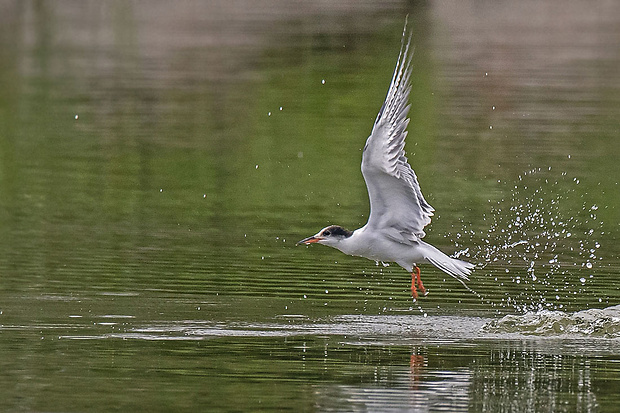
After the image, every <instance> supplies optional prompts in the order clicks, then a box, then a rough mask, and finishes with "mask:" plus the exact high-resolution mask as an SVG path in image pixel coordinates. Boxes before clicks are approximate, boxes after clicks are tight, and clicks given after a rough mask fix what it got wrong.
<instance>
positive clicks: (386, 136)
mask: <svg viewBox="0 0 620 413" xmlns="http://www.w3.org/2000/svg"><path fill="white" fill-rule="evenodd" d="M406 31H407V22H405V28H404V30H403V38H402V42H401V48H400V53H399V56H398V61H397V62H396V68H395V69H394V75H393V76H392V82H391V83H390V88H389V89H388V93H387V96H386V98H385V102H384V103H383V106H381V110H379V114H378V115H377V119H376V120H375V124H374V126H373V128H372V132H371V134H370V136H369V137H368V140H366V146H364V153H363V155H362V175H363V176H364V180H365V181H366V187H367V188H368V196H369V198H370V216H369V217H368V222H367V223H366V225H364V226H363V227H361V228H359V229H356V230H355V231H349V230H346V229H344V228H343V227H341V226H338V225H330V226H327V227H325V228H323V229H322V230H320V231H319V232H318V233H317V234H316V235H313V236H311V237H308V238H305V239H303V240H301V241H299V242H298V243H297V244H306V245H309V244H313V243H317V244H323V245H327V246H329V247H333V248H336V249H338V250H340V251H342V252H343V253H345V254H348V255H354V256H359V257H364V258H368V259H370V260H374V261H382V262H395V263H397V264H398V265H400V266H401V267H403V268H404V269H405V270H407V272H409V273H411V295H412V296H413V298H414V299H417V298H418V289H419V290H420V292H421V293H422V294H423V295H426V294H427V292H426V289H425V288H424V285H423V284H422V279H421V278H420V269H419V268H418V267H417V265H416V263H420V262H422V261H427V262H429V263H431V264H433V265H434V266H436V267H437V268H439V269H440V270H442V271H444V272H446V273H448V274H450V275H451V276H452V277H454V278H456V279H457V280H458V281H460V282H461V283H462V284H463V285H464V286H465V287H466V288H468V289H469V287H467V285H466V284H465V281H468V280H469V275H470V274H471V272H472V269H473V268H474V264H471V263H469V262H465V261H461V260H459V259H456V258H451V257H449V256H447V255H446V254H444V253H443V252H441V251H439V250H438V249H437V248H435V247H433V246H432V245H430V244H428V243H426V242H424V241H422V238H424V236H425V235H426V234H425V233H424V227H425V226H426V225H428V224H429V223H430V222H431V216H432V215H433V211H434V210H435V209H434V208H433V207H432V206H430V205H429V203H428V202H426V200H425V199H424V196H423V195H422V191H421V190H420V184H419V183H418V178H417V176H416V174H415V172H414V171H413V169H412V168H411V166H410V165H409V163H408V162H407V158H406V156H405V138H406V137H407V130H406V129H407V125H408V124H409V118H407V114H408V113H409V108H410V106H411V105H410V104H408V100H409V92H410V91H411V84H410V80H409V78H410V77H411V53H410V44H411V35H409V38H408V40H407V43H406V44H405V39H406Z"/></svg>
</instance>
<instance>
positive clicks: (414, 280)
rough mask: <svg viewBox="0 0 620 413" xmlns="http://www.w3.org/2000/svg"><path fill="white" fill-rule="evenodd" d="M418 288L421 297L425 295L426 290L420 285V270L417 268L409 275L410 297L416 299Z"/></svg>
mask: <svg viewBox="0 0 620 413" xmlns="http://www.w3.org/2000/svg"><path fill="white" fill-rule="evenodd" d="M416 286H417V288H416ZM418 288H419V289H420V292H421V293H422V295H426V288H424V284H422V278H421V277H420V269H419V268H418V267H415V268H414V270H413V272H412V273H411V296H412V297H413V298H418Z"/></svg>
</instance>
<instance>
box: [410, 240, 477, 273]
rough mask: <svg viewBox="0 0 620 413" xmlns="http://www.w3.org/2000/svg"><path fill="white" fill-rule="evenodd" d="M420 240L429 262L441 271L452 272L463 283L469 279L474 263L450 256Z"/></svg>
mask: <svg viewBox="0 0 620 413" xmlns="http://www.w3.org/2000/svg"><path fill="white" fill-rule="evenodd" d="M418 242H419V243H420V245H421V246H423V247H424V258H426V260H427V261H428V262H430V263H431V264H433V265H434V266H435V267H437V268H439V269H440V270H441V271H443V272H445V273H447V274H450V275H451V276H453V277H454V278H456V279H457V280H459V281H460V282H461V283H463V281H469V274H471V272H472V270H473V269H474V267H475V265H474V264H472V263H469V262H466V261H461V260H459V259H456V258H451V257H448V256H447V255H446V254H444V253H443V252H441V251H439V250H438V249H437V248H435V247H433V246H432V245H430V244H427V243H426V242H424V241H421V240H420V241H418Z"/></svg>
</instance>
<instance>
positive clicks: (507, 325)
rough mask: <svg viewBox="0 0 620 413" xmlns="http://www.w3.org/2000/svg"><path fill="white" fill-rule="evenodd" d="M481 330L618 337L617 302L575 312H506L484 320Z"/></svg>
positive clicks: (618, 309) (618, 313)
mask: <svg viewBox="0 0 620 413" xmlns="http://www.w3.org/2000/svg"><path fill="white" fill-rule="evenodd" d="M482 330H483V331H484V332H487V333H494V334H506V333H519V334H526V335H537V336H558V335H559V336H587V337H603V338H620V305H616V306H613V307H607V308H604V309H590V310H583V311H578V312H576V313H566V312H563V311H549V310H540V311H536V312H527V313H525V314H522V315H507V316H504V317H502V318H500V319H499V320H493V321H491V322H489V323H487V324H485V325H484V326H483V327H482Z"/></svg>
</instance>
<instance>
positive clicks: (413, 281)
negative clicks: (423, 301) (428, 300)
mask: <svg viewBox="0 0 620 413" xmlns="http://www.w3.org/2000/svg"><path fill="white" fill-rule="evenodd" d="M416 268H418V267H416ZM415 284H416V275H415V272H412V273H411V296H412V297H413V299H414V300H417V299H418V290H417V289H416V287H415Z"/></svg>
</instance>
